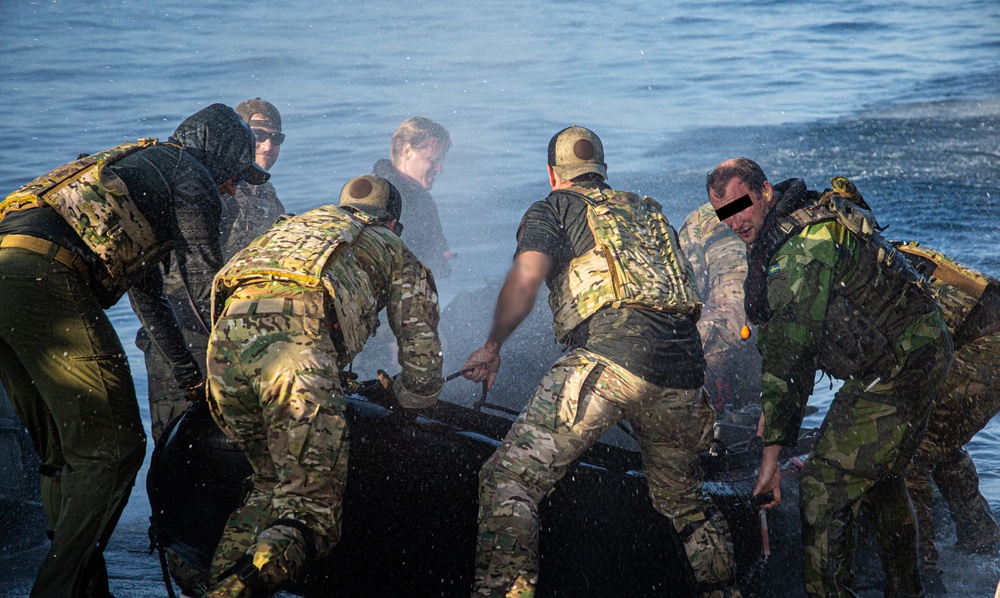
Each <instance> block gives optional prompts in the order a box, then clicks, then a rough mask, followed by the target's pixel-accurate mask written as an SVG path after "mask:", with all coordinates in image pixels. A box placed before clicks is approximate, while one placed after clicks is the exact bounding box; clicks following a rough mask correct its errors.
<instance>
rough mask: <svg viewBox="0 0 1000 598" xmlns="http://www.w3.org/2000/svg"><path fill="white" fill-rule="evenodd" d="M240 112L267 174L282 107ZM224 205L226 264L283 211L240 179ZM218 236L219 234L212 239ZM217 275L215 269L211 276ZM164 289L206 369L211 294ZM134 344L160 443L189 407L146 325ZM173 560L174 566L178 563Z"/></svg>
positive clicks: (172, 280)
mask: <svg viewBox="0 0 1000 598" xmlns="http://www.w3.org/2000/svg"><path fill="white" fill-rule="evenodd" d="M236 113H237V114H239V115H240V118H242V119H243V121H244V122H246V123H247V124H249V125H250V127H251V130H252V131H253V133H254V136H255V146H254V151H255V156H254V160H255V162H256V163H257V165H258V166H260V167H261V168H263V169H264V170H270V169H271V167H272V166H274V163H275V161H276V160H277V159H278V152H279V151H280V147H281V142H283V141H284V134H282V133H281V115H280V114H278V109H277V108H275V107H274V105H273V104H271V103H270V102H265V101H264V100H261V99H260V98H256V99H253V100H247V101H245V102H242V103H240V104H239V105H238V106H236ZM221 205H222V215H221V225H220V229H219V230H220V231H221V243H222V257H223V263H225V262H226V261H228V260H229V258H231V257H232V256H233V254H235V253H236V252H237V251H239V250H240V249H242V248H244V247H246V246H247V245H248V244H249V243H250V241H252V240H254V239H255V238H256V237H257V236H258V235H260V234H261V233H263V232H264V231H265V230H267V229H268V228H269V227H270V226H271V225H272V224H274V221H275V220H277V219H278V216H280V215H281V214H283V213H284V211H285V207H284V206H283V205H282V204H281V201H280V200H279V199H278V196H277V194H276V193H275V191H274V185H272V184H271V182H270V181H265V182H263V183H261V184H260V185H254V184H251V183H250V182H248V181H246V180H242V181H239V182H237V183H236V187H235V191H234V192H233V193H225V194H223V195H222V196H221ZM217 235H218V233H217V232H216V233H214V234H213V235H212V236H213V237H215V236H217ZM212 242H214V239H207V238H206V239H191V243H192V244H194V245H205V246H207V245H209V244H210V243H212ZM214 275H215V272H214V271H212V272H210V273H208V276H209V278H211V276H214ZM163 288H164V291H165V292H166V295H167V298H168V299H169V300H170V305H171V307H172V308H173V310H174V314H175V315H176V316H177V322H178V323H179V324H180V325H181V330H182V331H183V333H184V340H185V341H186V342H187V346H188V348H189V349H190V351H191V353H192V354H193V355H194V357H195V360H196V361H197V362H198V363H199V364H201V365H202V367H204V363H205V351H206V349H207V347H208V332H209V326H210V323H209V322H207V321H206V322H203V321H202V318H201V317H200V316H199V311H204V312H206V313H207V311H208V299H209V298H208V296H207V295H206V296H204V297H202V298H201V299H200V301H201V302H202V305H195V303H194V302H193V300H192V298H191V296H190V295H189V294H188V289H187V286H186V285H185V284H184V281H183V280H181V278H180V274H179V273H178V270H177V269H176V268H170V269H167V271H166V272H164V274H163ZM135 345H136V347H138V348H139V349H140V350H142V353H143V356H144V357H145V362H146V375H147V380H148V385H147V389H148V398H149V415H150V427H151V428H152V435H153V442H154V443H155V442H156V441H158V440H159V439H160V435H161V434H162V433H163V430H164V428H166V427H167V424H169V423H170V422H171V421H173V420H174V419H175V418H177V417H179V416H180V415H181V414H182V413H184V411H185V410H187V408H188V407H189V406H190V405H191V403H190V401H188V400H187V397H186V395H185V394H184V392H183V391H182V390H181V389H179V388H177V385H176V384H174V383H173V376H172V374H171V371H170V361H169V360H168V359H167V357H166V356H165V355H164V354H163V351H162V350H160V348H159V346H158V345H157V344H156V343H154V342H153V341H152V340H151V338H150V334H149V332H148V331H147V330H146V328H145V327H142V328H139V331H138V333H137V334H136V338H135ZM171 560H172V562H176V560H175V559H171ZM178 581H179V582H180V583H181V586H182V587H185V586H186V585H188V584H187V582H185V581H183V580H178Z"/></svg>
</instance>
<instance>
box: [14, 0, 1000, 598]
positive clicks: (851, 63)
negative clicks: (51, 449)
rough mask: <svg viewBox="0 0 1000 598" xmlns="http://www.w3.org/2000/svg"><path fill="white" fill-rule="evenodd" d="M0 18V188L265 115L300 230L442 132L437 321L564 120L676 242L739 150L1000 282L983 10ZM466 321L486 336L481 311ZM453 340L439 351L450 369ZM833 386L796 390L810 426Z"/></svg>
mask: <svg viewBox="0 0 1000 598" xmlns="http://www.w3.org/2000/svg"><path fill="white" fill-rule="evenodd" d="M0 23H2V25H0V28H2V31H3V34H2V35H0V158H2V159H0V191H2V192H4V193H6V192H9V191H11V190H13V189H15V188H17V187H18V186H20V185H21V184H23V183H25V182H27V181H29V180H31V179H32V178H34V177H35V176H38V175H39V174H42V173H43V172H45V171H47V170H48V169H50V168H52V167H54V166H56V165H59V164H61V163H63V162H66V161H69V160H71V159H73V158H75V157H76V155H77V154H78V153H80V152H93V151H96V150H100V149H103V148H106V147H110V146H112V145H115V144H117V143H119V142H122V141H124V140H129V139H134V138H136V137H159V138H161V139H162V138H166V137H168V136H169V135H170V133H171V132H172V131H173V130H174V128H175V127H176V126H177V125H178V124H179V123H180V122H181V120H183V118H185V117H186V116H188V115H190V114H191V113H193V112H195V111H197V110H199V109H201V108H202V107H204V106H206V105H208V104H210V103H213V102H224V103H226V104H229V105H231V106H235V105H236V104H237V103H239V102H240V101H242V100H245V99H248V98H252V97H262V98H264V99H267V100H269V101H271V102H272V103H274V104H275V105H276V106H277V107H278V108H279V110H280V111H281V115H282V120H283V125H284V132H285V134H286V135H287V139H286V141H285V143H284V145H283V146H282V151H281V156H280V158H279V160H278V162H277V164H276V165H275V166H274V168H273V169H272V172H273V178H272V182H273V183H274V185H275V187H276V188H277V190H278V194H279V196H280V197H281V199H282V201H283V202H284V204H285V206H286V207H287V208H288V209H289V211H292V212H302V211H305V210H308V209H310V208H313V207H316V206H318V205H321V204H323V203H329V202H333V201H336V198H337V197H338V196H339V192H340V188H341V186H342V185H343V183H344V182H345V181H347V180H348V179H349V178H351V177H353V176H356V175H358V174H363V173H366V172H370V170H371V166H372V164H373V163H374V162H375V161H376V160H377V159H379V158H382V157H387V155H388V150H389V138H390V137H391V135H392V132H393V130H394V129H395V127H396V125H397V124H399V123H400V122H401V121H403V120H404V119H406V118H409V117H411V116H414V115H425V116H429V117H430V118H432V119H434V120H436V121H438V122H440V123H442V124H443V125H444V126H445V127H447V128H448V130H449V131H450V133H451V137H452V141H453V147H452V149H451V151H450V152H449V154H448V156H447V159H446V161H445V163H444V172H443V173H442V174H441V175H439V176H438V179H437V182H436V184H435V187H434V189H433V191H432V193H433V195H434V197H435V199H436V200H437V202H438V206H439V210H440V212H441V216H442V220H443V225H444V230H445V234H446V236H447V237H448V241H449V244H450V246H451V248H452V250H453V251H454V252H456V253H458V257H457V258H456V259H455V260H454V261H453V262H452V265H453V274H452V276H451V277H450V278H447V279H442V280H439V281H438V287H439V290H440V292H441V298H442V305H443V306H444V305H447V304H448V303H449V302H451V301H452V300H454V299H456V298H457V297H467V296H468V295H467V294H469V293H472V294H476V293H480V292H487V291H484V290H483V289H484V288H487V287H489V285H491V284H493V285H495V283H496V281H498V280H499V279H500V278H501V277H502V276H503V274H504V272H505V271H506V269H507V267H508V265H509V260H510V256H511V255H512V252H513V249H514V232H515V230H516V227H517V224H518V222H519V219H520V216H521V214H522V213H523V212H524V210H525V209H526V208H527V207H528V206H529V205H530V204H531V203H532V202H533V201H536V200H538V199H541V198H543V197H544V196H545V194H546V192H547V186H546V178H545V169H544V164H545V160H546V153H545V152H546V146H547V143H548V140H549V138H550V137H551V136H552V135H553V134H554V133H555V132H556V131H558V130H560V129H562V128H563V127H566V126H569V125H571V124H578V125H583V126H587V127H589V128H591V129H593V130H595V131H596V132H597V133H598V134H599V135H600V136H601V138H602V140H603V142H604V147H605V152H606V156H607V162H608V165H609V176H610V181H611V183H612V184H614V185H615V186H617V187H620V188H627V189H631V190H634V191H637V192H640V193H645V194H648V195H651V196H653V197H656V198H657V199H658V200H660V202H661V203H662V204H663V205H664V213H665V214H666V215H667V217H668V218H669V219H670V220H671V221H672V222H674V223H675V225H679V224H680V222H681V221H682V220H683V218H684V216H685V215H686V214H687V213H688V212H689V211H691V210H692V209H694V208H695V207H697V206H698V205H699V204H701V203H702V202H704V201H705V200H706V195H705V191H704V176H705V173H706V172H707V171H709V170H710V169H711V168H712V167H713V166H714V165H715V164H717V163H718V162H720V161H722V160H723V159H726V158H728V157H732V156H737V155H743V156H747V157H750V158H753V159H754V160H756V161H757V162H759V163H760V164H761V165H762V166H763V168H764V170H765V171H766V172H767V173H768V175H769V178H770V179H771V180H772V181H773V182H777V181H780V180H783V179H784V178H789V177H800V178H804V179H805V180H806V181H807V183H809V184H810V186H812V187H819V188H822V187H824V186H828V184H829V178H830V177H831V176H833V175H846V176H848V177H850V178H851V179H852V180H853V181H855V182H856V183H857V184H858V186H859V187H860V188H861V190H862V191H863V193H864V195H865V197H866V198H867V199H868V201H869V203H870V204H871V205H872V206H873V208H874V209H875V210H876V212H877V213H878V215H879V219H880V221H881V223H882V224H887V225H888V231H887V235H888V236H889V237H891V238H896V239H915V240H918V241H920V242H921V243H923V244H925V245H929V246H931V247H934V248H937V249H940V250H943V251H945V252H946V253H948V254H950V255H952V256H953V257H955V258H957V259H959V260H960V261H962V262H964V263H966V264H968V265H970V266H973V267H975V268H978V269H980V270H982V271H983V272H986V273H988V274H992V275H994V276H1000V252H998V250H997V244H998V241H1000V226H998V222H1000V183H998V181H1000V4H998V3H997V2H995V0H950V1H947V2H945V1H938V2H931V1H927V0H907V1H901V2H892V3H886V2H874V1H860V0H845V1H842V2H837V3H829V2H819V1H816V0H806V1H792V0H764V1H760V2H753V3H743V2H732V1H721V0H699V1H697V2H695V1H678V2H622V3H608V2H596V1H574V2H564V1H555V0H536V1H533V2H524V1H517V0H514V1H510V2H503V3H492V2H490V3H488V2H475V1H472V2H465V3H444V2H429V1H426V0H414V1H411V2H407V3H402V2H399V3H391V2H386V1H382V0H374V1H369V2H333V1H331V2H311V1H307V0H289V1H285V2H259V1H235V0H233V1H222V0H209V1H202V2H180V1H177V0H169V1H159V2H138V1H117V2H110V1H100V0H98V1H91V2H83V1H46V2H41V1H4V2H0ZM489 288H492V289H493V290H492V292H493V293H495V286H494V287H489ZM463 293H465V295H463ZM489 301H492V297H491V298H489ZM2 303H3V298H2V297H0V309H2V307H3V305H2ZM470 311H475V313H469V314H468V327H469V329H470V330H472V331H474V332H476V331H484V330H485V328H486V326H487V325H488V318H489V317H490V314H489V313H485V312H483V311H482V310H478V311H476V310H470ZM109 314H110V316H111V318H112V320H113V322H114V323H115V326H116V328H117V329H118V330H119V333H120V336H121V338H122V341H123V344H124V346H125V348H126V349H127V350H128V352H129V357H130V360H131V362H132V366H133V372H134V375H135V378H136V386H137V388H138V389H140V392H143V391H144V389H145V373H144V367H143V362H142V355H141V353H140V352H139V351H138V350H137V349H136V348H135V347H134V344H133V342H132V339H134V337H135V332H136V328H137V326H138V323H137V320H136V318H135V316H134V315H133V314H132V313H131V311H130V309H129V307H128V303H127V302H126V301H123V302H120V303H119V304H118V305H117V306H115V307H114V308H112V309H111V310H110V312H109ZM482 334H483V335H484V334H485V332H483V333H482ZM512 340H513V339H512ZM539 342H543V343H550V342H551V341H549V340H548V339H545V340H540V341H539ZM472 348H475V345H472V346H464V345H461V344H456V346H450V347H448V351H449V352H448V354H447V355H446V370H448V372H446V373H450V371H452V370H454V369H457V367H458V365H460V364H461V362H462V361H463V360H464V357H465V356H466V355H467V354H468V351H469V350H471V349H472ZM548 348H551V347H547V349H548ZM518 357H519V356H518V355H517V354H511V352H510V351H507V352H506V353H505V354H504V359H505V367H516V363H517V360H518ZM520 357H522V358H530V355H528V356H525V355H522V356H520ZM511 364H514V365H511ZM365 366H367V367H384V368H385V369H388V370H390V371H392V368H393V367H396V369H398V366H394V364H391V363H387V364H384V365H383V364H371V363H369V364H359V367H365ZM449 368H450V369H449ZM451 384H453V385H454V384H461V382H454V383H451ZM453 392H459V393H462V392H464V391H462V390H459V391H453ZM501 392H502V390H501ZM832 392H833V389H831V388H830V386H829V385H828V384H827V382H826V381H824V382H822V383H820V384H818V385H817V393H816V395H815V396H814V397H813V398H812V399H811V402H812V403H814V404H816V405H817V406H818V407H819V408H820V409H821V412H820V414H819V415H817V416H813V417H812V418H810V420H809V421H807V423H808V424H811V425H816V424H818V423H819V421H820V418H821V416H822V412H823V411H824V410H825V408H826V407H827V405H828V404H829V401H830V397H831V396H832ZM526 398H527V397H518V396H512V397H505V398H504V400H506V401H508V402H511V403H513V404H517V402H518V401H520V402H521V403H523V401H524V400H525V399H526ZM145 399H146V397H145V396H140V405H141V406H142V408H143V415H144V417H147V418H148V409H147V408H146V406H145ZM998 441H1000V423H998V421H997V420H994V421H993V422H992V423H991V424H990V425H989V426H987V428H986V429H985V430H983V431H982V432H980V433H979V434H978V435H977V436H976V437H975V438H974V439H973V441H972V442H971V443H970V445H969V449H970V451H971V452H972V454H973V456H974V458H975V460H976V463H977V465H978V468H979V473H980V477H981V486H982V489H983V492H984V494H985V495H986V497H987V498H988V499H989V500H990V502H991V504H992V505H993V508H994V510H998V509H1000V453H998V451H996V447H997V445H998ZM144 475H145V470H143V472H142V473H141V474H140V476H144ZM143 488H144V484H143V480H142V477H140V479H139V481H138V482H137V485H136V489H135V492H134V494H133V497H132V500H131V501H130V504H129V508H128V510H127V511H126V513H125V516H124V517H123V519H122V523H121V525H120V529H119V532H118V533H117V534H116V536H115V537H114V538H113V539H112V545H111V547H110V548H109V551H108V552H109V561H110V562H111V565H110V569H111V575H112V590H113V591H115V592H116V594H117V595H119V596H143V595H147V593H148V592H150V591H154V590H150V588H151V587H153V586H151V585H149V584H150V583H152V582H155V581H156V579H157V575H158V572H157V565H156V563H155V560H154V559H153V558H152V557H147V556H145V554H144V552H145V551H144V548H145V545H143V542H144V539H143V538H142V537H141V536H142V533H144V526H145V519H146V517H147V516H148V504H147V502H146V497H145V493H144V490H143ZM942 525H943V527H945V531H944V536H945V538H944V539H945V540H947V539H948V538H947V534H948V533H949V532H948V530H947V527H946V526H947V524H946V523H943V524H942ZM39 558H40V557H39ZM942 558H943V564H944V566H945V569H946V577H947V578H946V581H947V582H948V583H949V589H951V590H952V592H953V595H968V596H986V595H991V594H992V591H993V587H994V586H995V583H996V580H997V579H998V577H1000V562H998V559H997V558H996V557H975V558H969V557H964V556H961V555H958V554H957V553H955V552H954V551H953V550H951V549H950V548H949V547H945V549H944V551H943V555H942ZM32 564H33V561H31V559H18V558H14V555H3V554H0V596H23V595H27V591H28V588H29V587H30V579H31V574H32V573H31V566H32ZM122 568H125V569H124V570H122ZM144 584H145V585H144ZM161 591H162V590H161Z"/></svg>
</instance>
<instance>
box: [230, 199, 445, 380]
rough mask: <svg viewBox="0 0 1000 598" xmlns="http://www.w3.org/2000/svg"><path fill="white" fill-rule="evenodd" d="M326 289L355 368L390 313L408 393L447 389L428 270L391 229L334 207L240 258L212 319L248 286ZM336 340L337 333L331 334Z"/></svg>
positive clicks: (276, 230)
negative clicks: (368, 341) (383, 316)
mask: <svg viewBox="0 0 1000 598" xmlns="http://www.w3.org/2000/svg"><path fill="white" fill-rule="evenodd" d="M259 283H269V284H270V285H272V286H273V287H275V288H277V287H298V288H301V289H322V290H324V291H325V292H326V296H327V305H328V310H327V311H328V312H329V313H330V314H332V315H333V316H335V318H336V322H331V324H335V325H336V327H337V330H338V332H337V335H338V336H339V337H340V341H341V342H342V344H343V347H344V349H345V352H344V354H343V355H339V356H338V357H339V359H340V365H341V367H344V366H346V365H347V364H348V363H350V362H351V361H352V360H353V359H354V356H355V355H357V354H358V353H359V352H360V351H361V348H362V346H363V345H364V342H365V340H366V339H367V338H368V337H370V336H371V335H372V334H374V333H375V329H376V327H377V326H378V313H379V312H380V311H381V310H382V309H383V308H387V311H388V314H387V315H388V320H389V326H390V327H391V328H392V331H393V332H394V333H395V335H396V338H397V340H398V341H399V364H400V365H401V366H402V368H403V371H402V374H401V380H402V384H403V386H404V387H405V388H406V389H407V390H408V391H410V392H412V393H415V394H418V395H423V396H430V395H436V393H437V392H439V391H440V389H441V385H442V378H441V361H442V358H441V343H440V341H439V339H438V333H437V325H438V318H439V314H438V297H437V288H436V287H435V285H434V278H433V277H432V275H431V273H430V271H429V270H427V268H426V267H424V265H423V264H421V263H420V261H419V260H417V258H416V257H414V256H413V254H412V253H410V251H409V249H407V248H406V246H405V245H404V244H403V242H402V241H400V240H399V238H398V237H396V235H395V234H393V233H392V232H391V231H390V230H389V229H388V228H386V227H385V226H383V225H382V224H381V223H379V222H378V221H376V220H374V219H372V218H370V217H368V216H365V215H364V214H363V213H354V214H351V213H348V212H346V211H344V210H341V209H340V208H338V207H336V206H333V205H326V206H322V207H319V208H316V209H314V210H310V211H309V212H306V213H304V214H301V215H299V216H293V217H288V218H283V219H279V220H278V222H277V223H275V225H274V226H272V227H271V229H270V230H268V231H267V232H266V233H264V234H263V235H261V236H260V237H258V238H257V239H256V240H255V241H253V242H252V243H251V244H250V245H249V246H247V247H246V248H245V249H243V250H241V251H240V252H238V253H237V254H236V255H235V256H234V257H233V258H232V259H231V260H230V261H229V263H228V264H226V266H225V267H224V268H223V269H222V271H220V272H219V274H218V275H217V276H216V279H215V285H214V289H213V299H212V305H213V309H212V313H213V316H214V317H215V318H218V317H219V316H220V315H221V313H222V311H223V307H224V304H225V300H226V298H227V297H228V296H230V295H231V294H232V293H233V292H234V291H235V290H236V289H238V288H240V287H243V286H246V285H256V284H259ZM331 332H332V331H331Z"/></svg>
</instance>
